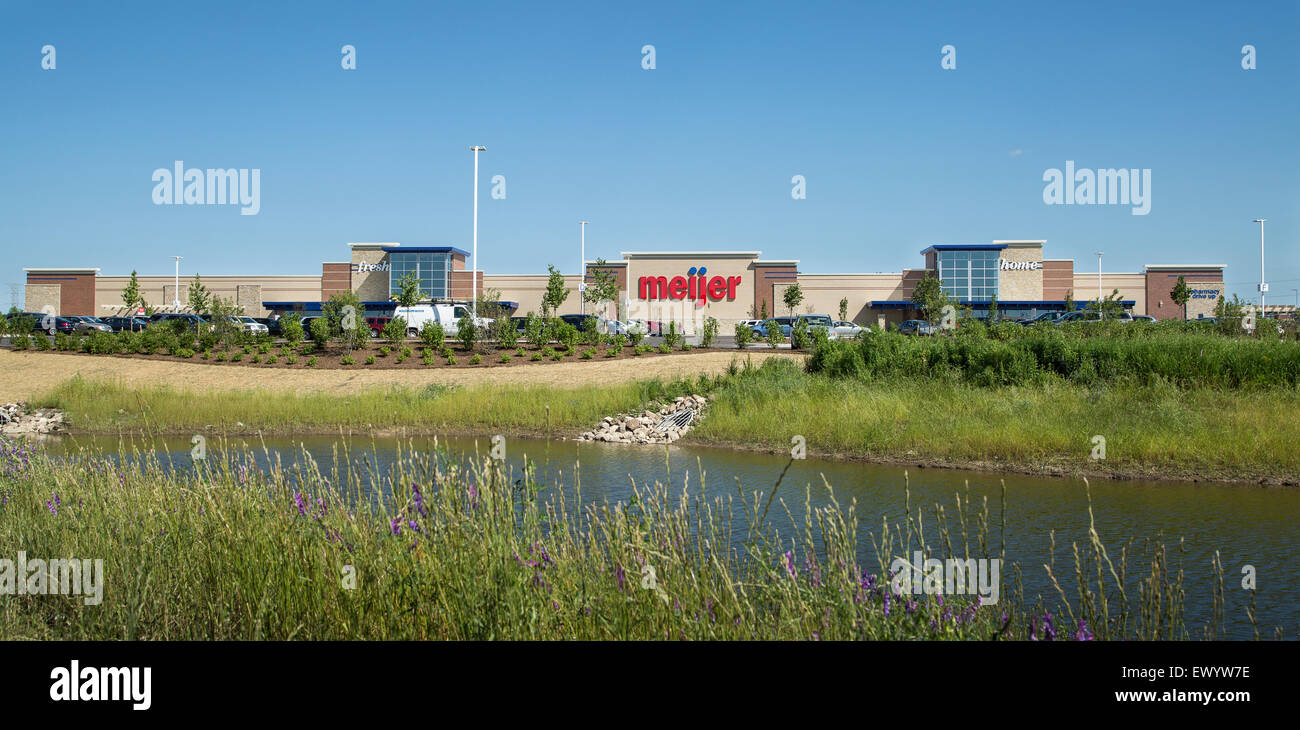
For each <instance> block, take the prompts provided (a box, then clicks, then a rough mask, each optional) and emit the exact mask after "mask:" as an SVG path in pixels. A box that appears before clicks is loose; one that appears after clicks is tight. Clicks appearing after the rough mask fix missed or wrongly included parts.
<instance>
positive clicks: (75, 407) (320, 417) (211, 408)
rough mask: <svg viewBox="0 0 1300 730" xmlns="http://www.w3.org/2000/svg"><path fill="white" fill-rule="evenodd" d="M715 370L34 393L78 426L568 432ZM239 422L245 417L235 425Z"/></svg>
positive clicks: (104, 385)
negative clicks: (530, 379) (585, 377)
mask: <svg viewBox="0 0 1300 730" xmlns="http://www.w3.org/2000/svg"><path fill="white" fill-rule="evenodd" d="M712 388H713V384H712V380H711V379H709V378H707V377H701V378H700V379H699V380H696V381H691V380H685V379H683V380H678V381H674V382H663V381H658V380H649V381H644V382H638V383H619V384H611V385H602V386H600V387H588V388H572V389H570V388H552V387H547V386H513V385H482V386H476V387H473V388H462V387H453V386H446V385H429V386H426V387H424V388H405V387H391V388H367V389H363V390H358V391H356V392H352V393H325V392H317V393H307V394H298V393H293V392H283V391H281V392H276V391H273V390H263V389H250V390H245V391H226V392H221V393H211V392H198V391H193V390H181V389H175V388H171V387H167V386H157V387H144V388H128V387H125V386H122V385H121V384H119V383H115V382H110V381H90V380H84V379H82V378H80V377H76V378H72V379H70V380H68V381H66V382H64V383H61V384H59V385H58V386H56V387H55V388H54V389H52V390H51V391H49V392H48V393H46V394H44V395H43V396H41V397H40V398H39V399H37V400H36V403H35V405H37V406H38V407H51V408H62V409H65V410H67V411H69V413H70V414H71V416H72V420H73V422H74V426H75V427H76V428H78V429H82V430H87V431H96V432H109V433H116V432H122V431H134V432H141V431H144V432H177V431H201V430H205V429H208V428H215V429H216V430H220V431H227V430H261V431H264V432H267V433H271V432H293V433H304V432H312V431H314V432H327V433H328V432H333V433H338V431H339V430H340V429H343V430H365V431H370V430H372V429H395V430H396V429H407V430H410V431H412V432H419V433H439V432H441V433H445V432H448V431H457V430H460V431H480V432H482V431H491V430H508V431H510V432H513V433H520V432H525V433H534V434H542V433H546V432H550V433H555V434H558V435H563V434H566V433H571V432H574V431H576V430H580V429H587V428H590V427H591V425H592V424H594V423H596V422H599V421H600V419H602V418H604V417H605V416H607V415H610V414H612V413H618V412H620V410H625V409H627V408H628V407H631V406H633V405H638V404H644V403H648V402H649V401H652V400H663V399H665V398H673V397H676V396H678V395H687V394H690V393H692V392H698V391H699V390H711V389H712ZM237 424H243V425H242V426H241V425H237Z"/></svg>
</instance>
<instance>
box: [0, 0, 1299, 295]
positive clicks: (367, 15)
mask: <svg viewBox="0 0 1300 730" xmlns="http://www.w3.org/2000/svg"><path fill="white" fill-rule="evenodd" d="M121 5H122V7H118V6H117V4H108V3H53V2H19V3H13V2H5V3H0V18H2V19H3V22H0V95H3V98H4V100H5V104H4V108H5V110H4V113H3V114H0V137H2V138H3V140H4V144H3V146H2V147H0V150H3V153H2V154H0V201H3V207H2V208H0V210H2V211H3V215H0V251H3V253H4V256H3V259H2V260H0V274H2V275H3V276H2V277H0V283H9V282H21V281H23V280H24V276H23V273H22V267H23V266H95V267H100V268H101V269H102V273H104V274H119V273H126V272H129V271H130V270H131V269H138V270H139V271H140V272H141V273H142V274H143V273H149V274H162V273H171V271H172V259H171V256H172V255H176V254H179V255H183V256H184V257H185V260H184V262H183V264H182V267H183V268H182V275H186V276H188V275H192V274H193V273H195V272H196V271H197V272H198V273H200V274H209V275H212V274H240V273H247V274H270V273H274V274H319V273H320V263H321V262H322V261H338V260H345V259H346V257H347V249H346V243H347V242H349V241H400V242H402V243H405V244H408V245H410V244H425V245H455V246H459V247H462V248H466V249H468V248H469V247H470V235H471V223H472V220H471V179H472V173H473V161H472V155H471V153H470V152H469V149H468V147H469V146H470V145H472V144H482V145H485V146H487V148H488V149H487V152H485V153H483V154H482V157H481V158H480V196H481V197H480V203H479V205H480V208H479V249H480V262H479V263H480V267H481V268H483V269H485V270H486V271H488V272H491V273H527V272H543V271H545V269H546V265H547V264H548V263H555V264H556V265H557V266H559V267H560V268H561V269H562V270H564V271H566V272H572V271H576V270H577V266H578V264H577V261H578V225H577V221H579V220H583V219H585V220H588V221H590V222H591V223H590V225H589V226H588V228H587V252H588V256H589V257H590V258H594V257H596V256H603V257H605V258H611V259H612V258H617V257H618V254H619V252H620V251H638V250H661V249H662V250H701V249H743V250H761V251H763V254H764V256H765V257H768V258H783V259H784V258H797V259H799V260H800V262H801V263H800V269H801V270H802V271H806V272H813V273H827V272H836V271H843V272H863V271H898V270H899V269H901V268H904V267H917V266H919V265H920V264H921V257H920V255H919V251H920V250H921V249H922V248H925V247H926V246H929V245H931V244H935V243H969V242H987V241H990V240H993V239H1022V238H1033V239H1040V238H1041V239H1046V240H1047V248H1046V255H1047V256H1048V257H1050V258H1073V259H1075V260H1076V266H1077V268H1078V269H1079V270H1086V271H1093V270H1095V266H1096V257H1095V255H1094V252H1095V251H1097V250H1104V251H1105V252H1106V257H1105V268H1106V270H1108V271H1140V270H1141V267H1142V266H1143V265H1144V264H1148V263H1223V264H1226V265H1227V266H1228V269H1227V275H1226V279H1227V281H1228V282H1229V290H1230V291H1235V292H1239V293H1241V294H1242V295H1243V296H1246V297H1252V298H1253V297H1255V296H1256V294H1255V292H1254V282H1257V281H1258V277H1259V232H1258V226H1256V225H1255V224H1252V223H1251V219H1253V218H1256V217H1261V216H1262V217H1265V218H1268V219H1269V222H1268V224H1267V225H1268V227H1267V240H1268V272H1269V276H1268V278H1269V281H1270V283H1271V284H1272V292H1273V295H1272V297H1271V301H1273V302H1290V301H1293V300H1294V296H1293V295H1292V294H1291V289H1293V288H1300V253H1298V252H1297V242H1298V241H1300V181H1297V172H1298V171H1300V165H1297V162H1300V141H1297V140H1298V139H1300V134H1298V133H1297V132H1300V116H1298V115H1297V106H1298V102H1297V100H1298V99H1300V94H1298V93H1297V92H1300V72H1298V69H1300V3H1296V2H1276V3H1274V2H1252V3H1189V2H1183V3H1122V2H1117V3H1105V2H1094V3H1087V4H1083V5H1080V6H1078V7H1062V4H1060V3H1043V2H1034V3H996V4H985V3H971V2H913V3H897V2H891V3H867V2H854V3H818V2H797V3H796V2H779V3H763V2H747V3H725V4H724V3H700V2H684V3H676V2H658V1H657V2H650V3H621V2H594V3H565V2H553V3H535V2H530V3H493V2H486V1H484V0H479V1H477V2H463V3H364V4H363V3H355V4H353V3H325V2H313V3H297V4H291V3H279V2H276V3H252V2H248V3H242V2H221V3H206V4H203V5H202V6H200V5H197V4H191V3H174V2H169V3H151V2H131V3H123V4H121ZM1134 6H1137V7H1134ZM46 44H50V45H53V46H55V48H56V62H57V68H56V69H54V70H52V71H50V70H43V69H42V68H41V58H42V55H41V48H42V46H44V45H46ZM345 44H351V45H353V46H355V48H356V59H357V68H356V70H352V71H345V70H343V69H342V68H341V66H340V59H341V57H342V56H341V53H340V49H341V47H342V46H343V45H345ZM646 44H652V45H654V46H655V55H656V65H657V68H655V69H654V70H649V71H647V70H644V69H643V68H642V67H641V60H642V53H641V49H642V47H643V46H644V45H646ZM947 44H951V45H953V46H955V47H956V51H957V68H956V69H955V70H944V69H941V68H940V60H941V54H940V48H941V47H942V46H944V45H947ZM1246 44H1250V45H1253V46H1255V48H1256V53H1257V68H1256V69H1254V70H1249V71H1248V70H1243V69H1242V66H1241V59H1242V53H1241V48H1242V46H1243V45H1246ZM176 160H184V161H185V163H186V166H194V167H200V168H208V167H221V168H257V169H260V170H261V210H260V212H259V214H258V215H255V216H243V215H240V214H239V210H238V208H237V207H233V206H215V205H213V206H184V205H173V206H159V205H154V204H153V201H152V195H151V194H152V190H153V187H154V183H153V181H152V180H151V176H152V173H153V171H154V170H155V169H156V168H170V167H171V166H172V165H173V163H174V161H176ZM1066 160H1073V161H1074V162H1075V165H1076V167H1078V168H1149V169H1151V171H1152V173H1151V175H1152V191H1151V192H1152V203H1151V210H1150V213H1149V214H1148V215H1145V216H1137V215H1132V214H1131V213H1130V206H1099V205H1092V206H1079V205H1071V206H1049V205H1046V204H1044V202H1043V188H1044V185H1045V183H1044V182H1043V173H1044V171H1045V170H1047V169H1049V168H1063V167H1064V166H1065V163H1066ZM494 175H504V176H505V178H506V198H505V199H504V200H494V199H492V198H491V196H490V195H489V193H490V182H489V181H490V180H491V178H492V176H494ZM794 175H803V176H804V177H805V178H806V180H807V198H806V199H805V200H794V199H792V197H791V194H790V193H791V187H792V185H791V177H792V176H794ZM6 288H7V287H6ZM0 293H3V294H6V295H7V293H8V292H7V291H6V292H0ZM5 304H6V306H7V304H8V301H7V296H6V299H5Z"/></svg>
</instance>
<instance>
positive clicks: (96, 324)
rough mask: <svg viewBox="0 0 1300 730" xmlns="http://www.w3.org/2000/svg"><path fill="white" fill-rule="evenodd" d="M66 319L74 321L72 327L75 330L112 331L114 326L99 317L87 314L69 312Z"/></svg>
mask: <svg viewBox="0 0 1300 730" xmlns="http://www.w3.org/2000/svg"><path fill="white" fill-rule="evenodd" d="M64 319H67V320H69V321H71V322H72V328H73V331H75V332H112V331H113V328H112V327H110V326H108V325H107V324H104V323H103V322H102V321H100V319H99V318H98V317H91V316H89V315H85V314H69V315H65V316H64Z"/></svg>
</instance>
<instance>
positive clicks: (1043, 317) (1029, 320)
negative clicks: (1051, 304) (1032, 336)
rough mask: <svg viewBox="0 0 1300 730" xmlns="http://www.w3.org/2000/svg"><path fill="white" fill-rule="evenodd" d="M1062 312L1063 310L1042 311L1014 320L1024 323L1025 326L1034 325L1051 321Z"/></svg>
mask: <svg viewBox="0 0 1300 730" xmlns="http://www.w3.org/2000/svg"><path fill="white" fill-rule="evenodd" d="M1062 314H1064V312H1058V311H1051V312H1043V313H1041V314H1039V315H1037V316H1034V317H1025V318H1024V319H1018V320H1016V323H1017V324H1021V325H1024V326H1026V327H1029V326H1032V325H1036V324H1045V323H1048V322H1052V321H1053V320H1055V319H1056V318H1057V317H1060V316H1061V315H1062Z"/></svg>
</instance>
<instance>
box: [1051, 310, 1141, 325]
mask: <svg viewBox="0 0 1300 730" xmlns="http://www.w3.org/2000/svg"><path fill="white" fill-rule="evenodd" d="M1106 319H1113V320H1116V321H1119V322H1132V321H1133V315H1131V314H1129V313H1128V312H1121V313H1120V314H1118V315H1114V316H1110V317H1106ZM1101 320H1102V316H1101V312H1098V311H1095V310H1090V309H1079V310H1075V311H1073V312H1066V313H1065V314H1063V315H1061V316H1060V317H1057V318H1056V319H1054V320H1052V324H1066V323H1068V322H1100V321H1101Z"/></svg>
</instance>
